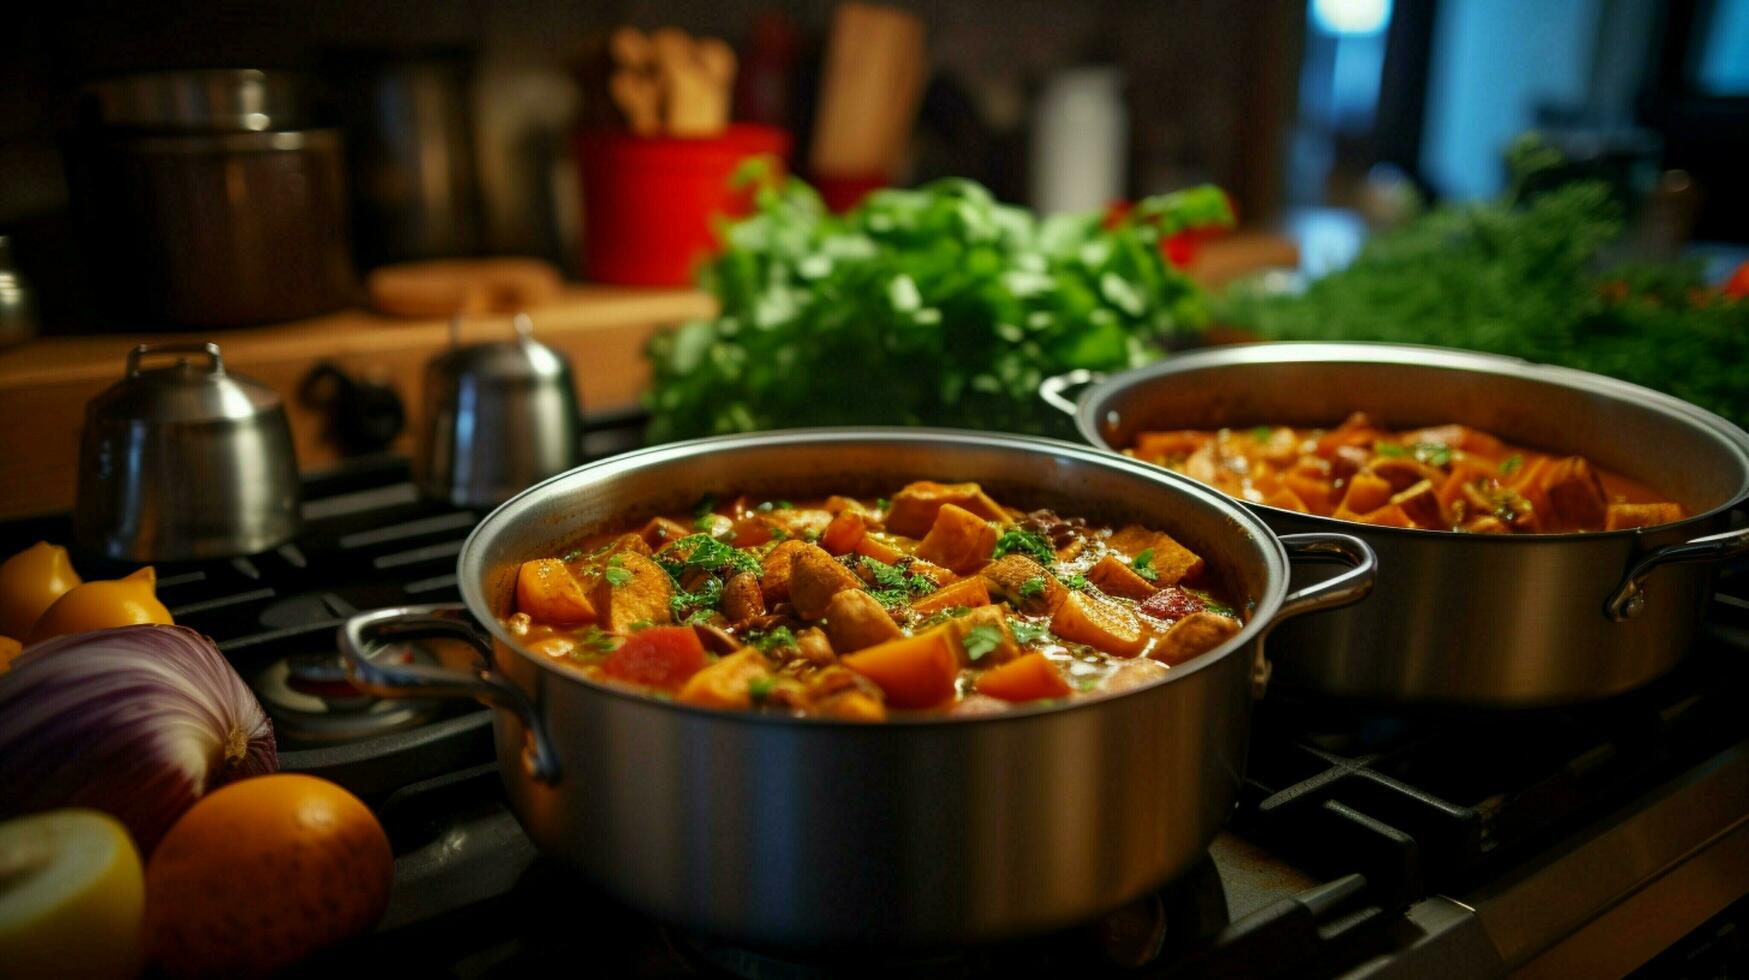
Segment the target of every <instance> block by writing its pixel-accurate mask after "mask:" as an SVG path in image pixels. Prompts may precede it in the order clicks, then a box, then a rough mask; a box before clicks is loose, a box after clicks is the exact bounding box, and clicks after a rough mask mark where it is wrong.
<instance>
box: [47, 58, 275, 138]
mask: <svg viewBox="0 0 1749 980" xmlns="http://www.w3.org/2000/svg"><path fill="white" fill-rule="evenodd" d="M304 88H305V87H304V85H303V83H302V81H301V80H300V79H299V78H298V77H297V76H295V75H291V74H287V73H284V72H266V71H261V70H259V69H254V68H236V69H223V68H219V69H200V70H189V71H163V72H145V73H141V74H136V75H124V76H120V77H116V78H107V79H103V80H101V81H97V82H93V83H91V84H89V85H87V86H85V87H84V88H83V89H82V90H81V92H80V95H81V97H82V105H81V107H80V108H81V111H82V114H83V116H84V121H85V122H86V123H87V124H93V125H100V126H106V127H121V128H128V129H138V130H151V131H159V132H209V133H217V132H231V133H257V132H262V131H264V130H269V129H297V128H300V127H302V126H305V125H307V124H308V123H309V107H308V104H307V99H306V97H305V91H304Z"/></svg>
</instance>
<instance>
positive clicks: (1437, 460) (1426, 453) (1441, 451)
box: [1411, 442, 1451, 466]
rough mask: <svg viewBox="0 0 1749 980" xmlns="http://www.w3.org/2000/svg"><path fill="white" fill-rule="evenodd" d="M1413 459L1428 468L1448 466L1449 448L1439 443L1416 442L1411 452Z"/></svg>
mask: <svg viewBox="0 0 1749 980" xmlns="http://www.w3.org/2000/svg"><path fill="white" fill-rule="evenodd" d="M1411 451H1412V452H1413V453H1414V454H1415V458H1416V459H1417V460H1419V461H1420V462H1423V463H1426V464H1427V465H1428V466H1450V465H1451V447H1450V446H1447V445H1445V444H1444V443H1440V442H1418V443H1416V444H1415V448H1414V449H1413V450H1411Z"/></svg>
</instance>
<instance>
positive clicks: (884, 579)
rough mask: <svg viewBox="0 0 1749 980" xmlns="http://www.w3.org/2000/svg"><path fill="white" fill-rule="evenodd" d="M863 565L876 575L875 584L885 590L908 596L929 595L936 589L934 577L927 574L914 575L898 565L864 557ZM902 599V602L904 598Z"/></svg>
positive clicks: (877, 596)
mask: <svg viewBox="0 0 1749 980" xmlns="http://www.w3.org/2000/svg"><path fill="white" fill-rule="evenodd" d="M862 567H864V568H866V569H868V570H869V574H871V575H873V576H874V580H875V584H876V585H878V586H880V587H881V589H883V590H894V591H898V592H902V593H905V595H906V596H907V597H909V596H913V595H928V594H929V593H931V592H934V591H935V580H934V579H932V578H930V577H929V576H927V575H913V574H911V573H910V572H909V571H907V570H905V569H903V568H900V567H899V566H897V565H889V564H887V563H886V562H884V561H878V560H876V559H874V558H868V557H864V558H863V559H862ZM871 591H874V590H871ZM875 598H877V599H879V598H880V596H879V595H876V596H875ZM900 601H901V602H902V601H904V599H901V600H900Z"/></svg>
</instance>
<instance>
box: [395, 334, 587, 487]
mask: <svg viewBox="0 0 1749 980" xmlns="http://www.w3.org/2000/svg"><path fill="white" fill-rule="evenodd" d="M512 322H513V324H514V326H515V330H516V336H515V338H514V339H511V340H503V341H492V342H488V343H481V344H472V345H468V346H462V345H461V343H460V332H461V329H460V320H459V318H458V319H457V320H455V321H452V322H451V331H450V337H451V340H450V342H451V349H450V350H449V351H447V352H445V353H443V354H440V355H438V356H437V357H435V358H433V359H432V360H431V362H430V363H429V364H428V365H426V369H425V399H424V400H425V419H424V424H423V426H422V427H421V429H420V448H419V453H418V456H417V459H416V478H417V480H418V483H419V487H420V489H421V490H422V491H423V492H424V493H425V494H426V495H427V496H429V497H432V498H434V499H438V500H444V501H448V502H449V503H451V504H453V505H455V506H458V507H484V506H491V505H494V504H498V503H502V502H503V501H505V500H507V499H509V498H510V497H512V496H514V495H515V494H516V493H518V492H519V491H521V490H522V489H523V488H525V487H527V486H529V485H531V484H534V483H536V482H539V481H540V480H544V479H546V478H547V477H549V476H553V475H555V474H558V473H563V472H564V471H566V470H568V469H571V468H572V467H574V466H577V465H578V464H580V463H581V462H582V461H583V458H582V457H583V426H582V418H581V416H582V410H581V407H580V405H579V402H578V398H577V386H576V382H575V381H574V379H573V375H572V373H571V365H570V362H569V361H567V360H566V358H565V356H564V355H563V354H560V353H559V352H558V351H556V350H553V349H552V348H551V347H548V346H546V345H545V344H542V343H541V342H539V341H537V340H535V339H534V336H533V333H534V325H533V323H532V322H531V321H530V320H529V318H528V317H527V316H526V315H524V314H518V315H517V316H516V317H515V319H514V320H513V321H512Z"/></svg>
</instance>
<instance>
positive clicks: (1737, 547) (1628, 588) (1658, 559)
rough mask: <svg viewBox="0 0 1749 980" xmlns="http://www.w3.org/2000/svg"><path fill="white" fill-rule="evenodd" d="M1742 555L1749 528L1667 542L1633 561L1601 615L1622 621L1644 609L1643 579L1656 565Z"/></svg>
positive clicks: (1746, 548) (1748, 549)
mask: <svg viewBox="0 0 1749 980" xmlns="http://www.w3.org/2000/svg"><path fill="white" fill-rule="evenodd" d="M1745 554H1749V527H1746V528H1738V529H1737V530H1735V531H1725V532H1723V533H1721V534H1709V535H1707V536H1706V537H1704V538H1695V539H1694V540H1692V541H1684V542H1683V543H1682V544H1673V545H1666V546H1665V547H1662V548H1659V549H1657V550H1655V551H1652V552H1651V553H1649V554H1647V555H1645V556H1644V557H1642V558H1641V559H1640V560H1639V561H1636V562H1634V564H1633V567H1631V568H1629V569H1628V573H1627V574H1626V575H1624V576H1623V577H1622V580H1621V584H1620V585H1618V586H1616V588H1615V591H1614V592H1612V593H1610V596H1609V598H1608V599H1607V600H1605V601H1604V603H1603V614H1604V615H1605V616H1608V617H1609V619H1610V622H1614V623H1625V622H1627V621H1628V620H1630V619H1633V618H1634V617H1635V616H1638V615H1639V614H1640V613H1641V612H1642V611H1643V610H1644V609H1645V608H1646V579H1647V577H1648V576H1650V575H1651V574H1652V572H1653V571H1655V570H1656V569H1657V568H1658V566H1659V565H1674V564H1677V563H1679V562H1692V561H1709V562H1710V561H1723V560H1725V559H1726V558H1735V557H1737V556H1738V555H1745Z"/></svg>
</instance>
